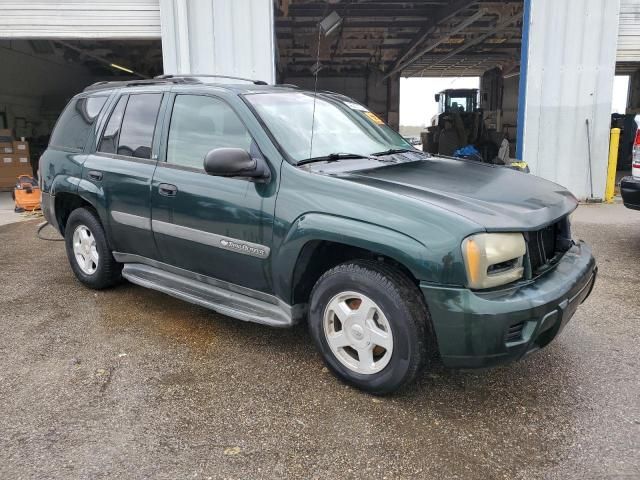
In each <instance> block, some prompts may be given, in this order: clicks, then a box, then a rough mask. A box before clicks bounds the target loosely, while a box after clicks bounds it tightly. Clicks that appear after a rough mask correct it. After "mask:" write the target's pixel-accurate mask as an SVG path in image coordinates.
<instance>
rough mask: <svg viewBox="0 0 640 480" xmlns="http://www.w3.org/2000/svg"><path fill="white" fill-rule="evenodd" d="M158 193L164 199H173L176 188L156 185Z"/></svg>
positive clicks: (167, 184) (164, 184)
mask: <svg viewBox="0 0 640 480" xmlns="http://www.w3.org/2000/svg"><path fill="white" fill-rule="evenodd" d="M158 193H159V194H160V195H163V196H165V197H175V196H176V194H177V193H178V187H176V186H175V185H171V184H170V183H161V184H160V185H158Z"/></svg>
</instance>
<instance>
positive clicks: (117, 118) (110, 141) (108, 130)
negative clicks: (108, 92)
mask: <svg viewBox="0 0 640 480" xmlns="http://www.w3.org/2000/svg"><path fill="white" fill-rule="evenodd" d="M126 104H127V97H120V100H118V104H117V105H116V108H114V109H113V112H112V113H111V117H110V118H109V122H108V123H107V126H106V127H105V129H104V133H103V134H102V140H100V146H99V147H98V150H99V151H100V152H105V153H116V149H117V146H118V134H119V133H120V124H121V123H122V116H123V114H124V106H125V105H126Z"/></svg>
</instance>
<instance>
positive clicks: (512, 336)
mask: <svg viewBox="0 0 640 480" xmlns="http://www.w3.org/2000/svg"><path fill="white" fill-rule="evenodd" d="M523 328H524V322H520V323H516V324H515V325H511V326H510V327H509V329H508V330H507V337H506V341H507V343H510V342H518V341H520V340H522V330H523Z"/></svg>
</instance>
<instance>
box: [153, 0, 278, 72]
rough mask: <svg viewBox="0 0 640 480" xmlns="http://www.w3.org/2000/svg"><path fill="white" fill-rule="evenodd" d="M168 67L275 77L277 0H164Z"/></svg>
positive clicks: (168, 69) (164, 49)
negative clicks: (274, 11) (275, 11)
mask: <svg viewBox="0 0 640 480" xmlns="http://www.w3.org/2000/svg"><path fill="white" fill-rule="evenodd" d="M160 13H161V18H162V58H163V64H164V71H165V73H209V74H219V75H231V76H238V77H245V78H254V79H259V80H264V81H266V82H269V83H275V33H274V20H273V1H272V0H233V2H232V1H230V0H198V1H193V0H160Z"/></svg>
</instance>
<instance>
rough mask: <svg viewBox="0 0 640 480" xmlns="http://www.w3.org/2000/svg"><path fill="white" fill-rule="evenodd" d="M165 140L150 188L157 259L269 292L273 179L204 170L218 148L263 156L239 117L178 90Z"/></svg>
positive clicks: (218, 103)
mask: <svg viewBox="0 0 640 480" xmlns="http://www.w3.org/2000/svg"><path fill="white" fill-rule="evenodd" d="M170 108H171V107H170ZM165 138H166V144H165V146H164V151H165V155H164V157H165V158H164V159H163V160H164V161H161V162H159V163H158V167H157V169H156V171H155V174H154V177H153V182H152V189H151V192H152V193H151V207H152V229H153V232H154V237H155V239H156V244H157V246H158V250H159V252H160V256H161V259H162V261H163V262H165V263H168V264H170V265H173V266H176V267H180V268H183V269H186V270H189V271H191V272H196V273H199V274H203V275H206V276H208V277H213V278H215V279H219V280H223V281H226V282H230V283H232V284H236V285H240V286H244V287H248V288H251V289H254V290H258V291H262V292H267V293H268V292H270V291H271V285H270V281H269V278H270V275H269V271H270V270H269V261H270V245H271V234H272V224H273V214H274V210H275V192H276V186H275V182H274V181H272V182H270V183H266V184H261V183H254V182H251V181H248V180H244V179H233V178H223V177H214V176H211V175H207V174H206V173H205V171H204V169H203V161H204V157H205V154H206V153H207V152H208V151H210V150H213V149H215V148H223V147H233V148H243V149H245V150H247V151H249V152H250V153H251V154H252V155H261V153H260V151H259V150H258V147H257V145H256V144H255V142H254V141H253V139H252V136H251V135H250V133H249V131H248V130H247V128H246V127H245V125H244V124H243V122H242V121H241V119H240V117H239V116H238V115H237V114H236V112H235V111H234V110H233V109H232V108H231V107H230V106H229V104H227V103H226V102H225V101H223V100H221V99H219V98H217V97H212V96H206V95H186V94H185V95H176V96H175V98H174V100H173V105H172V111H171V118H170V122H169V124H168V130H167V132H166V134H165ZM272 177H273V176H272Z"/></svg>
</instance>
